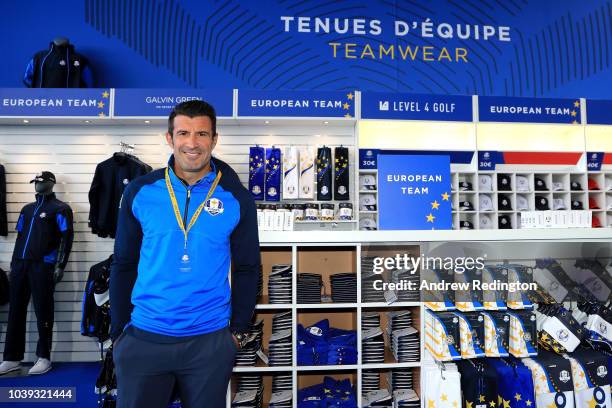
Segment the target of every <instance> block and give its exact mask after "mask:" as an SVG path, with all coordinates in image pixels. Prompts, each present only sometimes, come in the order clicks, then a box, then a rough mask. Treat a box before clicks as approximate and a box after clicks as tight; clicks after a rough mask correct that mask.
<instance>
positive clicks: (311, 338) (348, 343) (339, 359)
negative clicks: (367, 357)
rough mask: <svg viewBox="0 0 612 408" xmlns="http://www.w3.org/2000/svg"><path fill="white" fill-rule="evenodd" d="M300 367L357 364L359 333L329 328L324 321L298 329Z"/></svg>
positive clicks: (327, 322) (326, 321)
mask: <svg viewBox="0 0 612 408" xmlns="http://www.w3.org/2000/svg"><path fill="white" fill-rule="evenodd" d="M297 360H298V365H341V364H356V363H357V332H356V331H354V330H342V329H336V328H330V327H329V320H327V319H324V320H321V321H320V322H318V323H316V324H314V325H312V326H310V327H306V328H305V327H303V326H302V325H301V324H300V325H298V328H297Z"/></svg>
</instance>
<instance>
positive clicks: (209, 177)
mask: <svg viewBox="0 0 612 408" xmlns="http://www.w3.org/2000/svg"><path fill="white" fill-rule="evenodd" d="M168 169H170V171H169V172H168V173H169V174H170V180H171V182H172V184H179V185H181V186H182V187H184V188H186V187H187V186H188V184H187V182H186V181H185V180H183V179H182V178H180V177H179V176H177V175H176V173H175V172H174V154H172V155H170V159H169V160H168ZM215 177H217V166H216V165H215V158H214V157H211V158H210V171H209V172H208V174H206V175H205V176H204V177H202V178H201V179H200V180H198V181H197V182H196V183H195V184H194V185H193V186H191V188H197V187H200V186H202V185H207V184H211V183H212V182H213V181H214V179H215Z"/></svg>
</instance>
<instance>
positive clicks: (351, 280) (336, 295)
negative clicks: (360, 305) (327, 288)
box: [329, 273, 357, 303]
mask: <svg viewBox="0 0 612 408" xmlns="http://www.w3.org/2000/svg"><path fill="white" fill-rule="evenodd" d="M329 280H330V281H331V293H332V301H333V302H334V303H355V302H357V274H356V273H336V274H334V275H331V276H330V277H329Z"/></svg>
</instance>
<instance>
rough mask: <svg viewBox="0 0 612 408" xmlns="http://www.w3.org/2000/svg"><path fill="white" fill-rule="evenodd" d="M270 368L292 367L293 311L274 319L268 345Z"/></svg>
mask: <svg viewBox="0 0 612 408" xmlns="http://www.w3.org/2000/svg"><path fill="white" fill-rule="evenodd" d="M268 354H269V365H270V366H290V365H291V364H292V353H291V311H290V310H289V311H287V312H281V313H277V314H275V315H274V316H273V317H272V335H271V336H270V342H269V344H268Z"/></svg>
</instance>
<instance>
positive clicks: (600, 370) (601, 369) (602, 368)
mask: <svg viewBox="0 0 612 408" xmlns="http://www.w3.org/2000/svg"><path fill="white" fill-rule="evenodd" d="M607 374H608V370H607V369H606V366H599V367H597V375H598V376H599V377H601V378H604V377H605V376H606V375H607Z"/></svg>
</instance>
